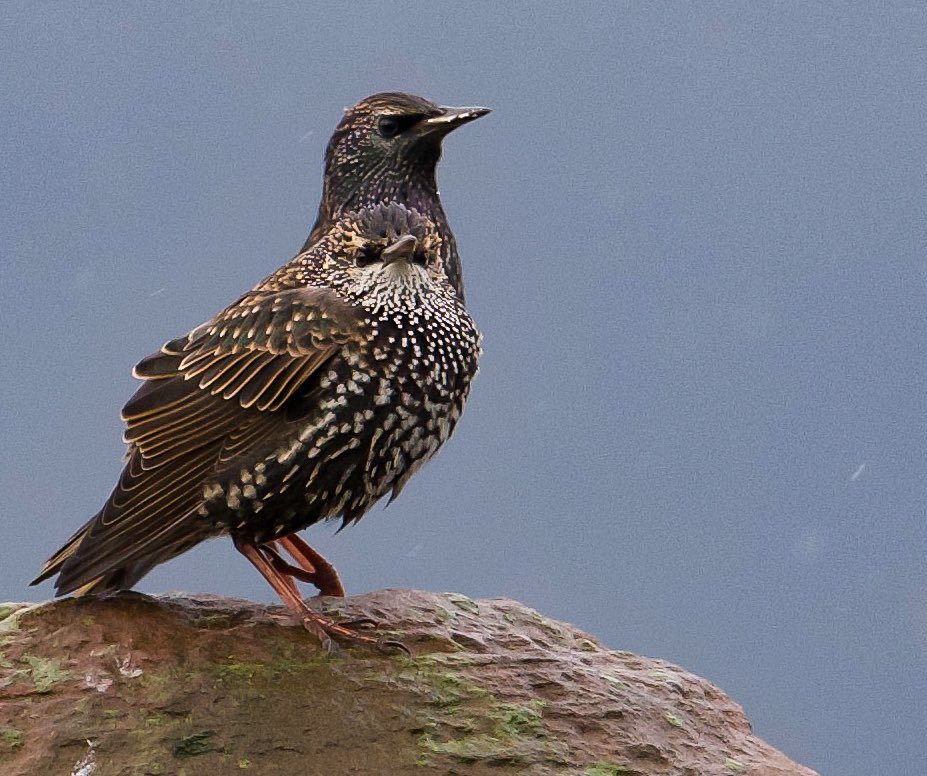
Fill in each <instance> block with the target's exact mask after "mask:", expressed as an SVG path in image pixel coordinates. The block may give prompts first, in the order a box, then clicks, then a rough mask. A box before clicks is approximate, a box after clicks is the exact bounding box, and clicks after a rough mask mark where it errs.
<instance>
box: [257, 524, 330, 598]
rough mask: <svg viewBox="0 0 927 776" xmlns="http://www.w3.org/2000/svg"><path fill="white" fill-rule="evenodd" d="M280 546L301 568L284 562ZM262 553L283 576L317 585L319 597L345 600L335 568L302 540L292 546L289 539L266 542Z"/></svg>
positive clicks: (262, 547)
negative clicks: (327, 596) (325, 596)
mask: <svg viewBox="0 0 927 776" xmlns="http://www.w3.org/2000/svg"><path fill="white" fill-rule="evenodd" d="M278 544H282V545H283V546H284V547H285V548H286V549H287V551H288V552H289V553H290V555H292V556H293V558H295V560H296V562H297V563H299V566H294V565H293V564H292V563H288V562H287V561H286V560H284V558H283V556H282V555H281V554H280V550H279V549H278ZM261 552H263V553H264V554H265V555H266V556H267V559H268V560H269V561H270V562H271V563H272V564H273V566H274V568H275V569H277V571H279V572H280V573H281V574H286V575H287V576H290V577H296V579H298V580H299V581H300V582H308V583H309V584H311V585H315V586H316V588H318V591H319V595H331V596H337V597H338V598H344V588H343V587H342V585H341V580H340V579H339V578H338V572H337V571H335V567H334V566H332V565H331V564H330V563H329V562H328V561H327V560H325V558H323V557H322V556H321V555H319V553H318V552H316V551H315V550H313V549H312V547H310V546H309V545H308V544H306V543H305V542H304V541H302V540H301V539H300V540H298V543H297V542H293V543H292V544H291V543H290V541H289V538H288V537H285V538H283V539H278V540H276V541H269V542H264V544H262V545H261Z"/></svg>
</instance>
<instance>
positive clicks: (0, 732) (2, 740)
mask: <svg viewBox="0 0 927 776" xmlns="http://www.w3.org/2000/svg"><path fill="white" fill-rule="evenodd" d="M25 740H26V737H25V736H24V735H23V733H22V731H21V730H17V729H16V728H13V727H4V728H0V748H2V749H6V750H12V749H19V747H21V746H22V745H23V741H25Z"/></svg>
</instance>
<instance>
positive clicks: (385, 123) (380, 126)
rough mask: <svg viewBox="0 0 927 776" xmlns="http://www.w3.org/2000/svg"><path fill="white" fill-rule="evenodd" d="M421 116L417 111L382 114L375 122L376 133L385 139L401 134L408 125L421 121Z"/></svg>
mask: <svg viewBox="0 0 927 776" xmlns="http://www.w3.org/2000/svg"><path fill="white" fill-rule="evenodd" d="M421 119H422V116H420V115H418V114H417V113H412V114H408V115H405V116H383V117H382V118H381V119H380V120H379V121H378V122H377V133H378V134H379V135H380V137H385V138H387V139H389V138H392V137H396V135H401V134H402V133H403V132H405V131H406V130H407V129H408V128H409V127H411V126H412V125H414V124H417V123H418V122H419V121H421Z"/></svg>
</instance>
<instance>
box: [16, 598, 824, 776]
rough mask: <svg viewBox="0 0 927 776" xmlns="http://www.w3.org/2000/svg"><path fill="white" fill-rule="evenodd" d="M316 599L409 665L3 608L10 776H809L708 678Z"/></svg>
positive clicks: (171, 620) (249, 609)
mask: <svg viewBox="0 0 927 776" xmlns="http://www.w3.org/2000/svg"><path fill="white" fill-rule="evenodd" d="M315 600H316V603H317V605H319V606H323V607H324V608H325V609H326V610H327V611H329V612H331V613H333V614H336V615H337V616H338V617H339V618H344V619H355V618H361V617H372V618H374V619H375V620H377V621H379V622H380V623H381V626H380V632H381V633H388V634H389V635H391V636H393V637H395V638H399V639H401V640H402V641H403V642H404V643H405V644H406V645H407V646H408V647H409V648H410V649H411V651H412V653H413V656H412V657H408V656H406V655H402V654H392V655H388V654H381V653H380V652H378V651H377V650H373V649H366V648H351V649H341V650H338V651H337V653H334V654H329V653H326V652H325V651H324V650H322V648H321V647H320V646H319V644H318V643H317V642H315V641H314V640H313V638H312V637H311V636H310V635H309V634H307V633H306V632H305V631H304V630H302V628H300V627H299V626H294V625H293V623H292V622H291V621H290V620H289V618H288V617H287V615H286V614H285V613H283V612H282V611H281V610H280V609H279V608H278V607H265V606H260V605H258V604H254V603H250V602H247V601H241V600H236V599H224V598H211V597H205V596H198V597H179V596H164V597H158V598H150V597H147V596H143V595H138V594H131V593H129V594H123V595H119V596H115V597H112V598H108V599H105V600H95V599H86V600H75V599H67V600H60V601H55V602H52V603H46V604H39V605H25V604H7V605H2V606H0V773H2V774H4V776H14V775H18V774H22V775H23V776H36V775H40V776H41V775H44V774H49V775H50V776H51V775H53V774H54V775H55V776H57V775H58V774H62V775H64V776H68V775H69V774H70V775H71V776H110V775H115V774H120V775H122V774H125V775H126V776H128V775H129V774H133V775H138V776H142V775H143V774H177V775H178V776H181V775H183V776H194V775H195V774H209V775H210V776H219V775H220V774H232V773H235V774H239V773H249V772H250V773H255V774H270V775H271V776H272V775H273V774H287V776H300V775H302V774H307V775H308V776H315V775H316V774H318V775H319V776H322V775H323V774H324V775H325V776H328V775H329V774H332V775H334V776H337V775H339V774H354V775H356V776H366V775H368V774H369V775H370V776H374V775H377V776H379V775H380V774H416V775H417V776H428V775H429V774H474V775H475V776H480V775H481V774H487V775H488V774H493V775H494V776H505V774H509V773H511V774H538V775H539V776H541V775H544V774H558V775H559V774H571V775H575V776H618V774H625V775H627V776H644V775H645V774H646V776H662V775H663V774H666V775H667V776H669V775H670V774H673V775H674V776H696V775H697V776H714V775H715V774H717V776H722V775H723V776H736V774H754V775H756V776H786V774H788V775H789V776H814V775H813V772H812V771H810V770H808V769H807V768H803V767H801V766H799V765H796V764H795V763H794V762H792V761H791V760H789V759H788V758H787V757H785V756H784V755H783V754H781V753H779V752H777V751H776V750H775V749H773V748H772V747H770V746H769V745H767V744H766V743H764V742H763V741H761V740H760V739H758V738H756V737H755V736H754V735H753V734H752V733H751V730H750V723H749V722H748V721H747V719H746V718H745V717H744V714H743V711H742V710H741V708H740V707H739V706H738V705H737V704H736V703H734V702H733V701H731V699H730V698H728V697H727V696H726V695H725V694H724V693H723V692H721V691H720V690H718V689H717V688H716V687H714V686H712V685H711V684H709V683H708V682H707V681H705V680H704V679H701V678H699V677H697V676H694V675H692V674H690V673H688V672H686V671H684V670H683V669H681V668H678V667H677V666H674V665H670V664H669V663H665V662H663V661H660V660H651V659H649V658H642V657H638V656H636V655H632V654H630V653H627V652H616V651H613V650H609V649H607V648H605V647H603V646H602V645H601V644H599V643H598V642H597V641H596V640H595V639H594V638H593V637H591V636H589V635H587V634H585V633H582V632H580V631H577V630H576V629H574V628H573V627H571V626H569V625H565V624H563V623H559V622H555V621H553V620H549V619H547V618H545V617H542V616H541V615H539V614H538V613H537V612H535V611H533V610H532V609H528V608H526V607H524V606H522V605H521V604H518V603H516V602H514V601H510V600H505V599H493V600H479V601H474V600H471V599H469V598H467V597H465V596H460V595H453V594H444V595H437V594H432V593H422V592H417V591H410V590H387V591H380V592H376V593H370V594H368V595H363V596H357V597H354V598H348V599H315ZM387 629H388V630H387Z"/></svg>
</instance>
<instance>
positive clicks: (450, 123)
mask: <svg viewBox="0 0 927 776" xmlns="http://www.w3.org/2000/svg"><path fill="white" fill-rule="evenodd" d="M487 113H490V110H489V108H480V107H471V108H450V107H447V106H444V105H442V106H441V112H440V113H439V114H438V115H437V116H432V117H431V118H429V119H425V120H424V121H423V122H422V128H423V129H424V130H425V131H426V132H432V131H438V132H442V133H447V132H450V131H451V130H452V129H457V127H462V126H463V125H464V124H468V123H469V122H471V121H475V120H476V119H478V118H480V116H485V115H486V114H487Z"/></svg>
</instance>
